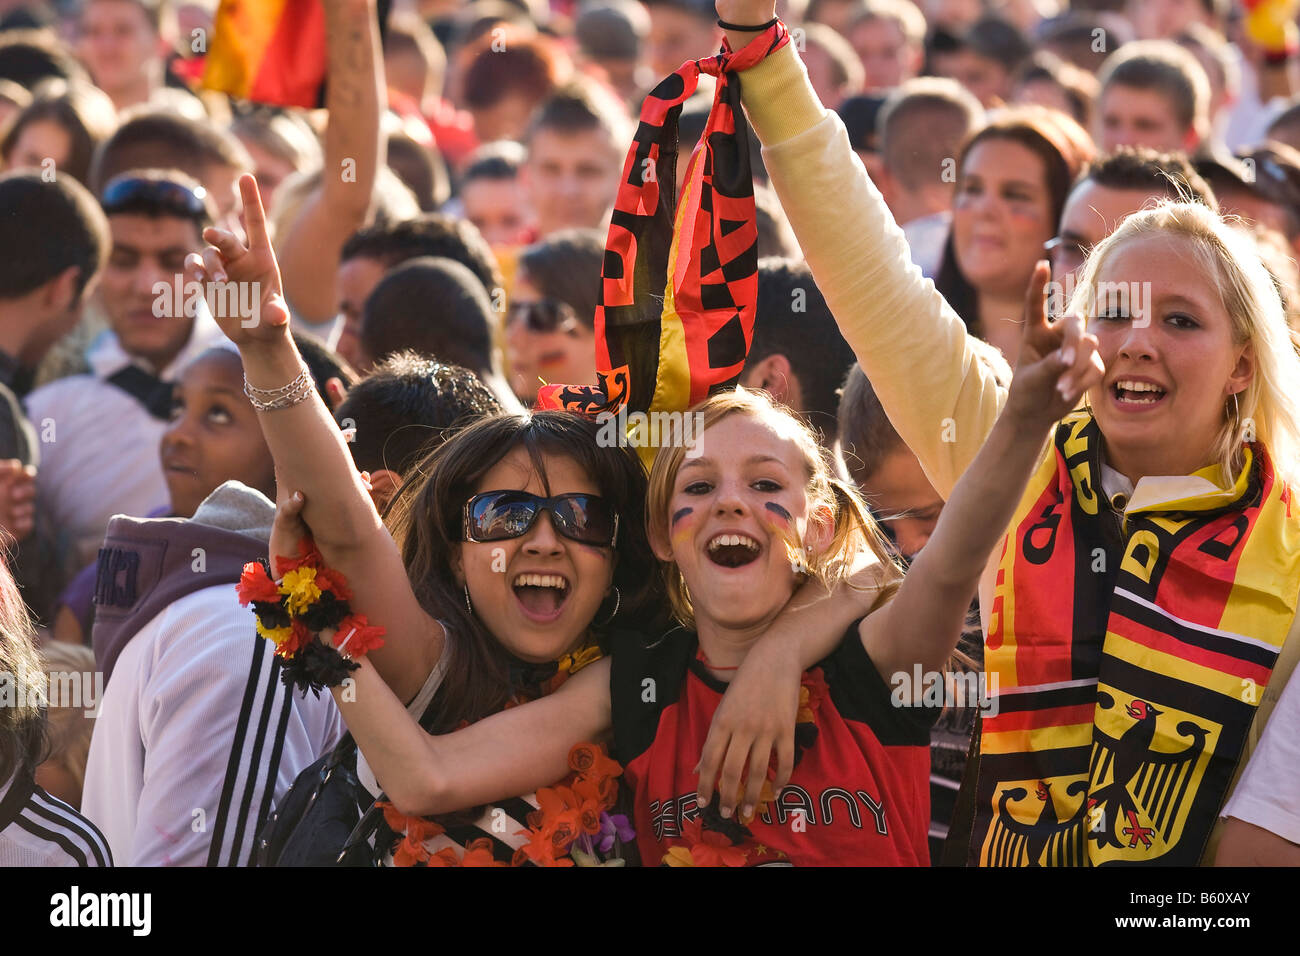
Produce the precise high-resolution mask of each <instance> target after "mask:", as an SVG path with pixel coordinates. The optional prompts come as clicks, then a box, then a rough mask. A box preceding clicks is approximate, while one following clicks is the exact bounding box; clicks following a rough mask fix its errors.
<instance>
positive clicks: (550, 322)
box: [506, 299, 578, 332]
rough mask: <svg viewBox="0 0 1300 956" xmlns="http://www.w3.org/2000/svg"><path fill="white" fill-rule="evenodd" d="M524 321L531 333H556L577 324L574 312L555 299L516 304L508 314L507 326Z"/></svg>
mask: <svg viewBox="0 0 1300 956" xmlns="http://www.w3.org/2000/svg"><path fill="white" fill-rule="evenodd" d="M521 319H522V320H523V322H524V325H525V326H526V327H527V328H528V331H530V332H555V331H558V330H560V329H561V328H563V327H572V325H571V323H572V324H575V325H576V324H577V322H578V317H577V316H576V315H574V313H573V310H572V309H571V308H569V307H568V306H567V305H565V304H564V303H563V302H559V301H557V300H555V299H538V300H537V301H536V302H516V303H513V304H511V306H510V309H509V311H508V312H507V313H506V324H507V325H509V324H510V323H512V322H517V321H519V320H521Z"/></svg>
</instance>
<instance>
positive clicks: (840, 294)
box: [0, 0, 1300, 866]
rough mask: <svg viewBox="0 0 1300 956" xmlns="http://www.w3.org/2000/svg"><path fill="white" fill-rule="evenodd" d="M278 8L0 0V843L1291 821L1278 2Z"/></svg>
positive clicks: (444, 850)
mask: <svg viewBox="0 0 1300 956" xmlns="http://www.w3.org/2000/svg"><path fill="white" fill-rule="evenodd" d="M249 6H250V7H251V8H253V9H254V10H256V9H259V8H258V5H257V4H251V5H249ZM266 6H267V7H268V8H270V7H275V6H276V5H273V4H267V5H266ZM277 9H278V7H277ZM285 10H286V11H287V13H286V16H287V17H288V19H287V20H285V21H282V22H281V23H280V24H279V28H280V29H281V30H282V31H283V30H284V29H286V23H287V24H289V27H288V31H289V32H288V33H283V32H282V33H280V34H277V37H278V39H277V41H276V42H278V43H280V44H281V46H279V47H277V46H275V45H274V44H272V45H271V46H269V47H268V52H267V53H266V56H265V57H264V58H263V59H262V61H261V63H260V66H259V69H261V70H263V71H264V72H263V73H262V74H259V75H260V76H262V77H265V76H270V75H273V74H274V72H275V70H277V69H282V68H283V67H284V65H285V61H287V60H288V59H291V58H289V57H285V56H283V52H284V44H286V43H287V44H291V45H293V44H296V45H297V46H296V47H295V48H306V47H307V46H308V45H309V44H311V43H312V42H313V40H312V36H313V34H311V33H310V31H309V30H308V28H307V23H308V21H309V20H310V19H311V16H314V15H317V14H319V13H320V12H321V11H322V10H323V19H324V30H323V40H321V41H320V42H321V43H322V44H323V49H322V50H321V51H320V52H321V53H322V54H323V57H324V63H325V82H324V84H323V86H322V93H321V100H320V104H319V108H315V109H309V108H306V107H292V106H276V105H270V101H273V100H274V99H275V97H274V96H267V95H263V94H262V93H259V94H258V96H257V97H254V98H257V99H259V100H267V101H268V102H258V103H253V102H250V98H249V97H248V96H246V95H231V93H230V92H229V91H227V92H221V91H219V90H218V89H217V88H216V87H218V86H219V84H218V83H215V82H213V77H214V76H215V75H216V74H218V73H219V72H220V71H219V70H217V69H216V68H215V66H216V64H218V63H219V62H220V61H221V60H220V58H221V57H224V56H226V55H227V52H228V50H229V46H223V45H222V44H223V43H224V44H231V43H232V42H233V41H232V40H231V35H230V23H229V22H228V21H225V20H223V19H222V18H223V16H225V15H226V13H225V12H224V8H223V11H222V12H219V11H218V9H217V4H216V2H215V0H184V2H174V0H57V2H31V0H0V164H2V168H3V172H2V173H0V399H3V401H0V528H3V531H4V539H5V543H6V545H7V549H6V552H5V554H4V559H3V562H2V563H0V866H49V865H79V866H106V865H113V864H116V865H118V866H122V865H134V866H163V865H209V866H250V865H258V866H273V865H361V866H373V865H396V866H411V865H415V866H507V865H562V866H568V865H580V866H623V865H644V866H658V865H669V866H753V865H888V866H895V865H905V866H925V865H940V864H943V865H956V866H1096V865H1103V864H1148V865H1174V866H1196V865H1213V864H1218V865H1293V866H1294V865H1300V743H1297V741H1300V673H1297V663H1298V662H1300V619H1298V617H1297V611H1298V610H1300V502H1297V501H1295V500H1294V494H1295V492H1294V490H1293V489H1294V483H1295V482H1296V481H1297V480H1300V352H1298V351H1297V349H1298V348H1300V267H1298V266H1297V257H1298V256H1300V27H1297V21H1296V17H1297V13H1300V0H1257V2H1253V3H1249V4H1243V3H1241V2H1238V0H1074V2H1073V3H1068V4H1067V2H1066V0H1002V2H997V0H917V3H913V2H911V0H780V2H776V0H716V3H715V2H714V0H550V2H549V3H548V2H547V0H472V2H448V0H408V2H405V3H403V2H399V0H393V2H392V3H391V4H390V3H386V2H379V3H377V0H292V2H290V3H289V4H288V5H287V6H286V7H285ZM313 11H314V13H313ZM267 15H268V16H270V15H271V14H270V13H268V14H267ZM251 32H253V33H255V32H256V31H255V30H254V31H251ZM286 37H288V39H286ZM223 38H224V39H223ZM252 46H256V44H252ZM245 52H247V51H245ZM277 58H279V59H277ZM254 59H256V57H254ZM205 63H206V65H205ZM272 86H274V84H273V83H270V82H267V83H265V84H264V85H263V86H261V87H258V89H259V90H264V89H269V88H271V87H272ZM629 412H631V413H633V414H629ZM638 415H639V416H640V418H641V423H640V424H638V423H637V422H636V421H635V420H636V418H637V416H638ZM648 423H653V424H654V425H655V426H656V427H655V428H653V429H650V428H648V427H645V426H646V425H647V424H648ZM659 426H662V427H659Z"/></svg>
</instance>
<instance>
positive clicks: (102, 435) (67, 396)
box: [27, 170, 252, 570]
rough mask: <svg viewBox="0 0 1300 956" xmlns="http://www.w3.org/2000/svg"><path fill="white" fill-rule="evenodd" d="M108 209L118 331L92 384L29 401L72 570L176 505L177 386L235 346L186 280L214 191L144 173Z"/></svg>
mask: <svg viewBox="0 0 1300 956" xmlns="http://www.w3.org/2000/svg"><path fill="white" fill-rule="evenodd" d="M100 205H101V206H102V207H103V210H104V214H105V215H106V216H107V218H108V226H109V232H110V235H111V237H112V251H111V252H110V254H109V258H108V265H107V267H106V268H105V269H104V272H103V277H102V279H101V281H100V287H99V297H100V302H101V304H102V305H103V308H104V311H105V314H106V316H107V318H108V324H109V328H108V329H107V330H106V331H105V332H104V333H102V334H101V335H100V337H99V338H98V339H96V341H95V342H94V343H93V344H92V346H91V348H90V351H89V353H88V355H87V359H88V361H89V364H90V368H91V371H90V373H89V374H83V375H72V376H68V377H66V378H62V379H59V380H57V381H54V382H50V383H49V384H47V385H43V386H42V387H40V388H38V389H35V390H34V391H33V392H32V393H31V394H30V395H29V396H28V397H27V411H28V416H29V417H30V419H31V421H32V422H33V424H34V425H35V426H36V428H37V431H38V432H39V433H40V437H41V468H40V471H39V472H38V474H37V479H36V487H37V494H38V498H39V502H40V507H41V508H42V510H45V511H47V512H48V515H49V518H50V520H51V521H52V522H53V525H54V527H56V528H58V529H59V530H60V532H61V534H62V535H63V538H62V540H61V541H60V550H61V552H62V555H63V557H64V560H65V567H66V569H68V570H74V569H78V568H81V567H83V566H84V565H86V564H88V563H89V562H91V561H93V560H94V558H95V553H96V551H97V549H98V548H99V542H100V540H101V539H102V538H103V535H104V529H105V527H106V526H107V525H108V521H109V519H110V518H111V517H112V516H113V515H115V514H131V515H144V514H148V513H149V512H150V511H152V510H153V509H155V508H158V507H159V506H161V505H165V504H166V503H167V485H166V483H165V482H164V480H163V474H162V470H161V469H160V468H159V467H158V442H159V440H160V439H161V438H162V433H163V430H164V429H165V428H166V424H167V419H168V417H169V416H170V413H171V383H172V382H174V381H175V379H176V375H177V374H178V372H179V370H180V369H181V368H182V367H183V366H184V365H185V364H186V362H187V361H188V360H189V359H191V358H193V357H194V356H196V355H198V354H199V353H200V352H202V351H204V350H205V349H207V348H209V347H210V346H212V345H214V344H216V343H217V342H219V341H221V339H222V338H223V336H222V334H221V330H220V329H219V328H218V327H217V325H216V323H215V322H214V321H213V320H212V317H211V315H210V314H209V313H208V311H207V309H206V308H205V307H204V306H203V305H202V304H199V306H198V308H197V309H193V310H191V309H189V308H187V302H186V297H185V296H184V294H183V287H182V282H183V280H182V279H181V278H179V276H180V274H181V272H182V271H183V264H184V261H185V256H186V255H187V254H189V253H191V252H194V251H196V250H198V249H201V248H203V238H202V233H203V229H204V228H205V227H206V226H208V225H211V223H212V220H213V215H214V208H213V205H212V202H211V200H210V199H209V197H208V195H207V192H206V190H204V188H203V187H202V186H200V185H199V184H198V183H197V182H196V181H195V180H193V179H191V178H190V177H188V176H186V175H185V174H184V173H181V172H179V171H176V170H171V171H158V170H135V171H132V172H127V173H123V174H122V175H121V176H118V177H117V178H115V179H113V180H112V181H110V182H109V183H108V184H107V185H106V186H105V187H104V191H103V194H102V195H101V196H100ZM163 288H165V289H166V290H167V292H166V293H164V294H160V292H159V290H160V289H163ZM178 289H180V290H181V292H182V294H181V295H177V294H176V290H178ZM250 301H252V300H251V299H250Z"/></svg>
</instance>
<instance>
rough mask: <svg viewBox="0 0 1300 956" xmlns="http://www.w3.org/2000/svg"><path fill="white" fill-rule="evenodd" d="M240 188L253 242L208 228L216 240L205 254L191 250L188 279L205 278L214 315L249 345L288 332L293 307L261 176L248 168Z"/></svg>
mask: <svg viewBox="0 0 1300 956" xmlns="http://www.w3.org/2000/svg"><path fill="white" fill-rule="evenodd" d="M239 191H240V194H241V195H242V197H243V200H244V221H245V226H246V230H247V233H248V244H247V245H245V244H244V243H243V241H241V240H240V238H239V237H238V236H236V235H235V234H234V233H232V232H230V231H229V230H226V229H218V228H215V227H211V228H208V229H205V230H204V231H203V238H204V239H206V240H207V241H208V242H209V243H211V245H209V246H207V247H206V248H204V250H203V252H202V254H200V253H191V254H190V255H188V256H186V258H185V279H186V282H187V283H188V282H199V283H202V284H203V287H204V298H205V299H206V301H207V303H208V307H209V308H210V309H211V311H212V316H213V318H215V319H216V320H217V324H218V325H220V326H221V330H222V331H223V332H225V333H226V337H227V338H229V339H230V341H232V342H234V343H235V344H236V345H237V346H239V347H240V348H241V349H243V348H244V347H246V346H249V345H257V344H264V343H273V342H278V341H282V340H284V339H285V338H287V334H288V327H289V307H288V305H287V304H286V303H285V301H284V293H283V290H282V288H281V285H280V266H279V264H278V263H277V262H276V261H275V252H274V250H273V249H272V248H271V239H270V236H269V235H268V233H267V229H266V211H265V209H263V208H262V197H261V195H260V194H259V193H258V190H257V180H256V179H254V178H253V177H252V176H251V175H248V174H244V175H243V176H241V177H240V179H239Z"/></svg>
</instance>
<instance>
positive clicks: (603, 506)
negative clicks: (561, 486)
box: [465, 491, 618, 548]
mask: <svg viewBox="0 0 1300 956" xmlns="http://www.w3.org/2000/svg"><path fill="white" fill-rule="evenodd" d="M543 511H547V512H550V515H551V521H552V522H553V523H554V525H555V530H556V532H558V533H559V534H562V535H564V537H566V538H569V539H571V540H573V541H578V542H581V543H582V544H591V545H596V546H597V547H602V548H612V547H614V545H615V544H616V543H617V542H618V512H617V511H615V510H614V509H613V508H611V507H610V506H609V504H608V503H607V502H606V501H605V499H603V498H600V497H598V496H596V495H584V494H569V495H555V496H553V497H551V498H539V497H538V496H537V495H530V494H529V493H528V492H526V491H485V492H484V493H483V494H481V495H475V496H474V497H473V498H471V499H469V501H467V502H465V540H466V541H480V542H481V541H505V540H506V539H508V538H518V537H520V536H522V535H525V534H527V533H528V531H529V529H530V528H532V526H533V524H534V523H535V522H536V521H537V516H538V515H539V514H541V513H542V512H543Z"/></svg>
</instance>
